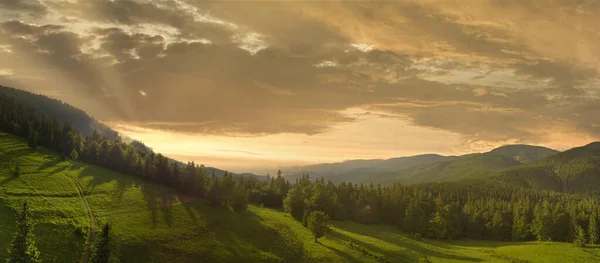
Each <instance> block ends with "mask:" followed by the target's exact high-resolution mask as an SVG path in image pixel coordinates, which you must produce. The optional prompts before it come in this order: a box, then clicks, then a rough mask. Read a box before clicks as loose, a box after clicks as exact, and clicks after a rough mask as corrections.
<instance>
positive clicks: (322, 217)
mask: <svg viewBox="0 0 600 263" xmlns="http://www.w3.org/2000/svg"><path fill="white" fill-rule="evenodd" d="M327 221H329V216H327V214H325V213H324V212H323V211H313V212H311V213H310V215H309V216H308V229H310V231H312V233H313V235H314V237H315V242H317V239H318V238H320V237H322V236H323V235H325V232H326V231H327Z"/></svg>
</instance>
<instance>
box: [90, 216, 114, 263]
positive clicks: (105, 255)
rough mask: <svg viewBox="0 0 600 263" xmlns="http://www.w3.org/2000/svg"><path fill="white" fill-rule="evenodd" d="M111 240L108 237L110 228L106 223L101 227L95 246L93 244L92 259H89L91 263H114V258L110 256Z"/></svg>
mask: <svg viewBox="0 0 600 263" xmlns="http://www.w3.org/2000/svg"><path fill="white" fill-rule="evenodd" d="M112 245H113V244H112V239H111V236H110V226H109V225H108V223H106V224H105V225H104V226H103V227H102V233H100V236H99V237H98V240H96V244H94V250H93V252H92V258H91V259H90V262H91V263H108V262H116V260H115V259H116V258H115V256H114V255H112V254H113V253H112V249H113V247H112Z"/></svg>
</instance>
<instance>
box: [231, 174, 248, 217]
mask: <svg viewBox="0 0 600 263" xmlns="http://www.w3.org/2000/svg"><path fill="white" fill-rule="evenodd" d="M230 205H231V209H233V211H235V212H236V213H241V212H245V211H246V209H248V195H247V194H246V192H245V190H244V187H243V186H242V183H241V182H239V181H238V182H237V183H236V185H235V187H234V191H233V193H232V196H231V202H230Z"/></svg>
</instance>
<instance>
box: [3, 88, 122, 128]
mask: <svg viewBox="0 0 600 263" xmlns="http://www.w3.org/2000/svg"><path fill="white" fill-rule="evenodd" d="M0 94H3V95H5V96H10V97H12V98H15V99H17V100H19V101H21V102H23V103H25V104H26V105H28V106H29V107H33V108H34V109H36V110H37V111H38V112H42V113H43V114H44V115H47V116H51V117H53V118H55V119H57V120H58V121H60V122H68V123H70V124H71V125H72V126H73V128H75V129H76V130H78V131H79V132H81V134H83V135H84V136H92V134H93V133H94V131H96V132H98V133H99V134H100V135H102V136H104V137H106V138H107V139H109V140H120V139H121V138H120V136H119V134H118V133H117V132H116V131H115V130H113V129H111V128H110V127H108V126H106V125H105V124H103V123H101V122H99V121H97V120H96V119H94V118H92V117H90V116H89V115H87V113H85V112H84V111H82V110H80V109H78V108H75V107H73V106H71V105H69V104H67V103H64V102H62V101H60V100H57V99H53V98H50V97H47V96H44V95H40V94H35V93H31V92H28V91H24V90H19V89H15V88H10V87H5V86H2V85H0Z"/></svg>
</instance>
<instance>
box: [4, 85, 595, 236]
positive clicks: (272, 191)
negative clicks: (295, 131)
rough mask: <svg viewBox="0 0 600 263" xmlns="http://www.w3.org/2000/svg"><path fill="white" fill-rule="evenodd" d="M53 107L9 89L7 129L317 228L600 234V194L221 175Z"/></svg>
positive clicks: (474, 182)
mask: <svg viewBox="0 0 600 263" xmlns="http://www.w3.org/2000/svg"><path fill="white" fill-rule="evenodd" d="M32 96H36V95H32ZM47 112H49V111H48V110H47V109H40V108H38V107H37V104H30V103H28V102H26V101H24V100H22V99H20V98H19V97H17V96H14V94H12V93H10V92H0V130H2V131H5V132H9V133H12V134H15V135H17V136H20V137H22V138H26V139H27V140H28V143H29V146H30V147H33V148H35V147H46V148H49V149H52V150H53V151H56V152H58V153H60V154H61V156H62V158H63V159H73V160H75V159H77V160H81V161H84V162H88V163H90V164H94V165H98V166H102V167H105V168H108V169H111V170H114V171H118V172H122V173H126V174H129V175H133V176H136V177H139V178H142V179H143V180H146V181H151V182H157V183H160V184H163V185H166V186H169V187H171V188H174V189H177V190H178V191H180V192H182V193H185V194H187V195H190V196H195V197H198V198H204V199H206V200H207V201H208V202H209V203H210V204H211V205H214V206H222V207H229V208H231V209H232V210H233V211H235V212H238V213H239V212H243V211H245V210H246V208H247V205H248V204H249V203H253V204H259V205H263V206H265V207H273V208H282V209H285V211H286V212H289V213H290V215H291V216H292V217H293V218H295V219H296V220H298V221H300V222H302V223H303V225H305V226H307V225H308V223H307V222H308V221H310V220H309V219H310V218H309V217H310V216H311V215H313V214H315V215H316V213H312V212H315V211H320V212H319V213H321V214H324V217H329V218H331V219H334V220H352V221H355V222H358V223H362V224H388V225H393V226H396V227H398V228H400V229H402V230H403V231H404V232H406V233H410V234H412V236H413V237H414V238H415V239H419V238H421V237H424V238H431V239H460V238H470V239H480V240H512V241H524V240H540V241H565V242H573V243H575V244H577V245H580V246H584V245H585V244H588V243H589V244H597V243H598V242H599V238H600V235H599V230H598V223H599V221H598V220H599V218H598V215H599V213H600V208H599V205H598V202H599V200H598V197H597V196H594V195H591V194H586V193H585V192H582V193H571V194H568V193H562V192H558V191H548V190H543V189H529V188H525V187H522V186H521V185H518V184H513V183H511V181H510V180H506V178H503V180H495V179H493V178H491V179H490V178H485V179H467V180H460V181H456V182H444V183H424V184H417V185H410V186H408V185H402V184H399V183H395V184H391V185H385V186H382V185H374V184H354V183H348V182H342V183H340V184H334V183H333V182H331V181H325V180H324V179H316V180H311V178H310V176H309V175H308V174H307V175H304V176H302V177H301V178H298V179H296V181H295V182H289V181H287V180H286V179H285V177H283V176H282V173H281V171H280V172H279V173H278V174H277V175H276V176H273V177H267V178H266V180H263V179H260V178H257V177H254V176H234V175H232V174H231V173H225V174H224V175H222V176H217V175H215V174H214V173H209V172H208V171H207V170H206V169H205V167H204V166H203V165H197V164H195V163H193V162H189V163H187V164H185V165H181V164H179V163H177V162H174V161H171V160H170V159H168V158H167V157H165V156H163V155H162V154H160V153H154V152H153V151H152V150H150V149H148V148H147V147H139V145H137V146H136V144H128V143H125V142H122V141H119V140H118V139H116V138H114V136H112V138H110V139H109V138H107V137H106V136H104V135H101V134H100V133H98V132H92V134H91V135H83V134H82V133H81V132H80V131H79V130H77V129H76V128H74V125H72V124H71V123H70V122H64V123H61V122H60V121H59V120H58V119H57V118H56V117H55V116H52V115H51V114H47ZM50 112H51V111H50ZM14 165H16V166H17V167H18V162H17V163H16V164H14ZM596 190H597V189H596ZM313 221H314V220H313Z"/></svg>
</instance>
